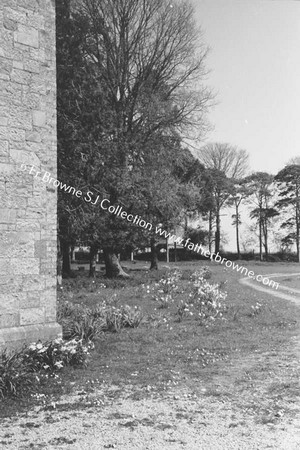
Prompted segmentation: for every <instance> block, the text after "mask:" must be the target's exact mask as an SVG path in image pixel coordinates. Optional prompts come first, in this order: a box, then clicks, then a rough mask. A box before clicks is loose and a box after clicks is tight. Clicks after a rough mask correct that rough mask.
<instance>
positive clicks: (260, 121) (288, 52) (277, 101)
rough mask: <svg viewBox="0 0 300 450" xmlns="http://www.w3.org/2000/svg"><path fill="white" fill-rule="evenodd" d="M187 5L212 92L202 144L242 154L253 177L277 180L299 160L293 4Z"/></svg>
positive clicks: (276, 0)
mask: <svg viewBox="0 0 300 450" xmlns="http://www.w3.org/2000/svg"><path fill="white" fill-rule="evenodd" d="M193 4H194V6H195V11H196V18H197V21H198V23H199V24H200V25H201V26H202V29H203V32H204V38H205V40H206V42H207V44H208V45H209V46H210V47H211V52H210V55H209V57H208V59H207V66H208V68H210V69H211V73H210V75H209V77H208V84H209V85H210V86H211V87H212V88H213V89H214V90H215V91H217V92H218V96H217V99H218V102H219V104H218V105H217V106H216V107H215V108H214V110H213V111H211V113H210V115H209V118H210V121H211V122H212V123H213V125H214V126H215V129H214V131H212V132H211V133H210V135H209V136H208V141H218V142H228V143H230V144H233V145H236V146H238V147H240V148H244V149H246V150H247V151H248V152H249V154H250V164H251V169H252V170H253V171H268V172H270V173H274V174H276V173H277V172H278V171H279V170H280V169H281V168H282V167H283V166H284V164H285V163H287V162H288V160H289V159H290V158H292V157H294V156H300V1H296V0H295V1H291V0H193Z"/></svg>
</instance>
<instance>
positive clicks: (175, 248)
mask: <svg viewBox="0 0 300 450" xmlns="http://www.w3.org/2000/svg"><path fill="white" fill-rule="evenodd" d="M174 262H177V244H176V242H174Z"/></svg>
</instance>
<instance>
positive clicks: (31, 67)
mask: <svg viewBox="0 0 300 450" xmlns="http://www.w3.org/2000/svg"><path fill="white" fill-rule="evenodd" d="M24 69H25V70H27V71H28V72H33V73H39V72H40V62H39V61H30V60H29V61H25V62H24Z"/></svg>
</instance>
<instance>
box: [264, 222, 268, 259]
mask: <svg viewBox="0 0 300 450" xmlns="http://www.w3.org/2000/svg"><path fill="white" fill-rule="evenodd" d="M264 239H265V257H266V261H268V260H269V249H268V228H267V224H265V230H264Z"/></svg>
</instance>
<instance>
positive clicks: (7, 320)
mask: <svg viewBox="0 0 300 450" xmlns="http://www.w3.org/2000/svg"><path fill="white" fill-rule="evenodd" d="M19 324H20V314H19V312H18V311H14V312H9V311H5V310H1V309H0V332H1V328H2V329H4V328H11V327H17V326H18V325H19Z"/></svg>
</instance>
